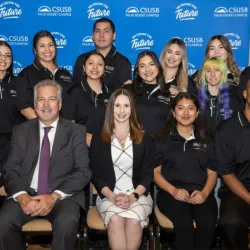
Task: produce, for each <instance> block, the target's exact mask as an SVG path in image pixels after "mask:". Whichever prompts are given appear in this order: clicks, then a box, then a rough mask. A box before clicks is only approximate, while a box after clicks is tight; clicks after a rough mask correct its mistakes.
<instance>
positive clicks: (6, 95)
mask: <svg viewBox="0 0 250 250" xmlns="http://www.w3.org/2000/svg"><path fill="white" fill-rule="evenodd" d="M12 71H13V54H12V49H11V47H10V45H9V44H8V43H7V42H5V41H0V120H1V122H0V173H1V170H2V167H3V164H4V162H5V161H6V159H7V157H8V154H9V149H10V139H11V135H12V128H13V127H14V126H15V125H17V124H19V123H21V122H22V121H24V117H23V116H22V115H21V113H20V107H19V99H18V94H19V91H18V90H19V85H20V79H18V77H14V76H13V73H12ZM0 186H1V185H0Z"/></svg>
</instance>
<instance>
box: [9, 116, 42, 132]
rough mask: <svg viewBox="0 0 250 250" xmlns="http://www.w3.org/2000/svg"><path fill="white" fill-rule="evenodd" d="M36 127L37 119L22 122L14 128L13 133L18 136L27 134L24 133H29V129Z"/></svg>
mask: <svg viewBox="0 0 250 250" xmlns="http://www.w3.org/2000/svg"><path fill="white" fill-rule="evenodd" d="M36 125H38V119H37V118H35V119H32V120H28V121H25V122H22V123H21V124H18V125H16V126H14V128H13V132H14V131H15V132H17V133H19V132H20V134H27V133H26V132H29V130H30V128H31V127H33V126H36Z"/></svg>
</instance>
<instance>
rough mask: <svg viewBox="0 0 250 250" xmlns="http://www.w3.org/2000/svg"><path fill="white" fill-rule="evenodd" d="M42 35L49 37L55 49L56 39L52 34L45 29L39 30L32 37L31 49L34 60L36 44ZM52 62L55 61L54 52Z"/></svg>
mask: <svg viewBox="0 0 250 250" xmlns="http://www.w3.org/2000/svg"><path fill="white" fill-rule="evenodd" d="M43 37H49V38H50V39H51V40H52V42H53V44H54V46H55V50H56V40H55V38H54V36H53V35H52V34H51V33H50V32H49V31H47V30H40V31H38V32H37V33H36V34H35V35H34V37H33V51H34V54H35V59H36V60H37V55H36V46H37V44H38V42H39V40H40V39H41V38H43ZM53 62H54V63H56V54H55V57H54V58H53Z"/></svg>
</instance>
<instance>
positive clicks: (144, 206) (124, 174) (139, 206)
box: [96, 136, 153, 228]
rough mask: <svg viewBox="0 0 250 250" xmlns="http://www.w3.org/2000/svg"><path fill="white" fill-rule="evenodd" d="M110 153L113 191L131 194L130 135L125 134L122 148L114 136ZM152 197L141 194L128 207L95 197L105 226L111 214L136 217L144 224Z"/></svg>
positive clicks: (131, 159)
mask: <svg viewBox="0 0 250 250" xmlns="http://www.w3.org/2000/svg"><path fill="white" fill-rule="evenodd" d="M111 154H112V160H113V167H114V171H115V177H116V184H115V188H114V190H113V192H114V193H115V194H118V193H120V192H122V193H126V194H131V193H132V192H133V191H134V187H133V182H132V174H133V143H132V141H131V140H130V137H129V136H127V139H126V142H125V147H124V149H122V147H121V145H120V143H119V142H118V140H117V138H116V137H114V138H113V140H112V142H111ZM152 204H153V201H152V198H151V196H150V194H148V196H145V195H142V196H140V198H139V199H138V200H137V201H136V202H134V203H133V204H132V205H131V206H130V207H129V208H128V209H123V208H119V207H117V206H116V205H115V204H113V203H112V202H111V201H109V200H108V199H107V198H104V199H101V198H100V197H99V196H98V197H97V199H96V208H97V210H98V212H99V213H100V214H101V216H102V218H103V220H104V224H105V226H106V227H107V225H108V222H109V219H110V217H111V216H112V215H114V214H118V215H119V216H122V217H125V218H132V219H136V220H138V221H139V222H140V224H141V226H142V228H143V227H144V226H145V225H146V219H147V217H148V216H149V215H150V214H151V212H152Z"/></svg>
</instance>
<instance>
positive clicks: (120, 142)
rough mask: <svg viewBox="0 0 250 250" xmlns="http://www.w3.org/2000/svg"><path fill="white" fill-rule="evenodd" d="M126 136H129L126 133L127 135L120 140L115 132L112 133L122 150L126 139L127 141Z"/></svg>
mask: <svg viewBox="0 0 250 250" xmlns="http://www.w3.org/2000/svg"><path fill="white" fill-rule="evenodd" d="M128 134H129V132H127V133H126V134H125V136H123V137H122V138H121V137H120V138H118V136H117V134H116V133H115V131H114V135H115V137H116V139H117V141H118V142H119V144H120V145H121V147H122V148H124V147H125V143H126V139H127V136H128Z"/></svg>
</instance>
